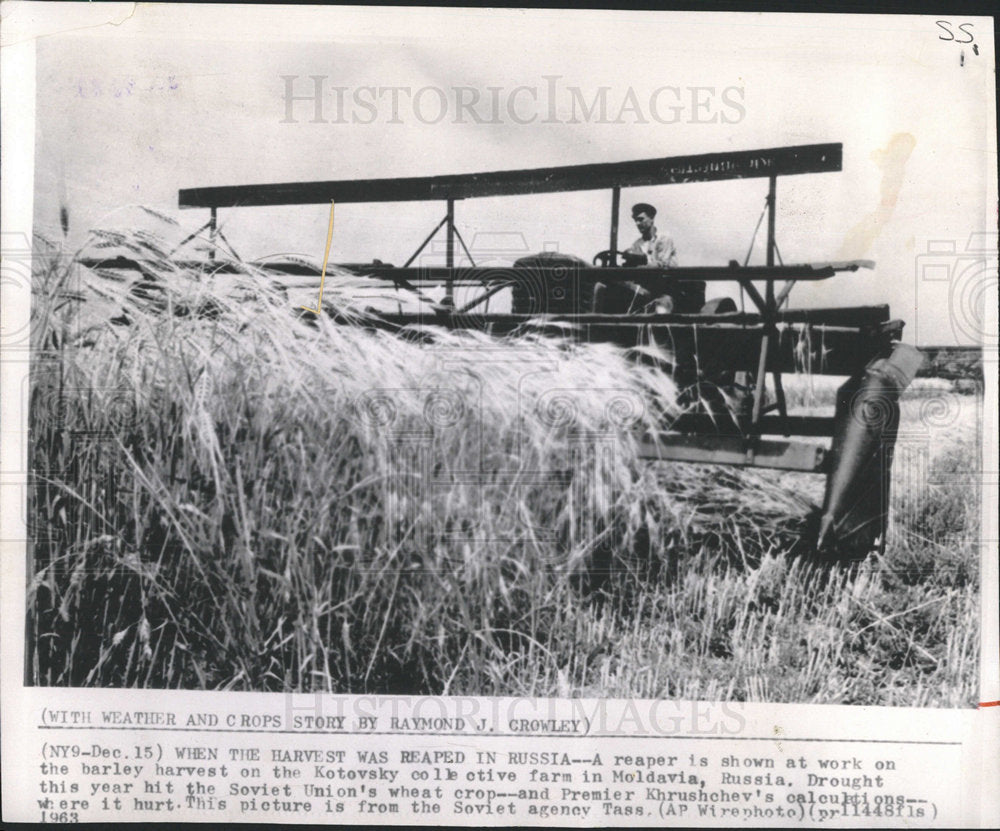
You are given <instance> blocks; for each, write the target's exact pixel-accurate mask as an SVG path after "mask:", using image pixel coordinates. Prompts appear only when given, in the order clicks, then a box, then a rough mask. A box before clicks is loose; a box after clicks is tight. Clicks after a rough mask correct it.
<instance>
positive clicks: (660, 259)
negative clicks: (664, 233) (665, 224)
mask: <svg viewBox="0 0 1000 831" xmlns="http://www.w3.org/2000/svg"><path fill="white" fill-rule="evenodd" d="M652 254H653V256H652V257H650V260H651V262H650V263H649V264H650V265H653V266H659V267H660V268H677V249H676V248H674V241H673V240H672V239H669V238H667V237H660V236H658V237H657V238H656V239H655V240H654V241H653V251H652Z"/></svg>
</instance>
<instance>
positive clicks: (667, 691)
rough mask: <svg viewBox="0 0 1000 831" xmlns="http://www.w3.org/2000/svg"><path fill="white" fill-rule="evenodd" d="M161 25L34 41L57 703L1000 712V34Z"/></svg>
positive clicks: (950, 22) (45, 678)
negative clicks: (264, 696) (996, 497)
mask: <svg viewBox="0 0 1000 831" xmlns="http://www.w3.org/2000/svg"><path fill="white" fill-rule="evenodd" d="M169 14H170V8H169V7H168V6H158V4H153V5H152V6H142V7H139V10H138V12H137V13H136V16H135V19H134V20H129V21H127V22H124V21H123V22H122V24H121V25H120V26H117V27H110V26H104V27H103V30H102V31H88V30H85V29H84V30H74V31H71V32H63V33H55V34H52V35H51V36H49V37H45V38H43V39H39V41H38V43H37V45H36V47H35V58H34V60H35V79H36V86H35V97H34V108H35V121H34V127H35V131H34V158H33V169H32V173H33V178H34V185H33V204H32V208H31V213H32V217H33V227H32V232H31V235H30V236H28V235H27V234H17V233H6V231H7V230H8V229H6V228H5V234H4V239H3V245H4V249H5V250H4V282H5V283H7V284H9V285H10V286H11V287H13V288H16V289H19V290H23V291H25V292H29V291H30V304H31V307H30V323H29V325H28V327H27V328H26V329H22V330H19V331H13V332H8V331H6V330H5V332H4V338H5V347H4V351H5V353H6V354H5V359H7V360H22V361H30V368H29V371H28V373H27V383H26V384H25V385H24V386H23V387H22V388H21V389H15V390H14V391H13V392H12V391H11V390H9V389H4V396H5V397H8V396H13V397H14V398H20V400H21V402H22V403H23V406H24V408H25V411H26V413H27V417H26V418H27V429H28V434H27V445H26V452H25V459H24V465H25V467H24V472H25V474H26V477H27V479H26V481H27V486H26V488H25V491H24V498H23V501H22V503H21V506H22V509H23V513H24V518H25V527H26V529H27V534H26V536H27V547H26V558H27V560H26V562H27V565H26V568H27V580H26V600H25V607H24V609H25V620H24V665H23V667H22V668H20V671H22V672H23V679H24V683H25V684H26V685H28V686H31V687H38V688H50V687H70V688H79V687H93V688H113V689H152V690H163V691H169V690H200V691H229V692H278V693H309V692H323V693H337V694H403V695H432V696H459V695H464V696H513V697H520V696H528V697H539V698H581V697H582V698H595V699H683V700H710V701H730V702H760V703H795V704H841V705H881V706H895V707H921V708H975V707H976V706H977V704H978V703H979V702H980V701H981V697H980V650H981V642H980V631H981V612H982V609H981V602H982V598H983V593H982V589H983V587H982V582H981V575H982V571H981V562H982V551H983V548H982V546H983V540H984V533H983V530H982V527H981V523H982V517H983V504H984V502H983V500H984V493H983V488H984V487H988V486H989V484H988V482H989V480H987V479H986V478H984V471H986V470H988V468H987V467H985V466H984V465H986V464H987V463H986V462H985V461H984V459H985V457H984V450H983V448H984V406H985V405H984V389H985V387H984V384H985V381H984V377H985V376H984V355H985V356H986V357H987V360H986V363H985V367H986V369H985V371H986V372H994V373H995V369H996V364H995V357H994V358H993V359H992V363H990V359H989V355H990V354H991V353H990V350H991V349H992V354H993V355H995V350H996V343H997V340H996V330H995V328H994V327H995V309H992V310H991V309H990V308H989V307H988V305H987V300H988V298H989V297H991V296H994V297H995V289H996V257H997V252H996V241H997V237H996V202H995V185H996V154H995V109H994V102H993V98H992V92H991V91H992V89H993V84H994V83H995V82H994V76H993V30H992V24H991V23H990V21H988V20H984V19H979V18H977V19H975V20H972V19H968V20H966V19H964V18H955V19H950V18H947V16H945V17H943V18H941V19H935V18H932V17H916V16H914V17H892V16H878V15H873V16H869V17H862V16H857V17H851V18H846V19H842V18H840V17H838V16H835V15H829V16H826V15H777V14H770V15H757V14H749V13H748V14H729V15H719V16H715V15H711V14H697V13H680V12H677V13H652V12H639V11H632V12H626V11H619V12H598V11H580V12H571V11H568V10H563V11H544V12H543V11H538V10H536V11H532V12H524V11H517V10H493V11H488V10H476V11H473V10H461V9H406V8H400V7H397V8H387V9H381V10H378V9H366V10H360V9H352V8H327V9H320V8H312V9H295V8H293V7H286V8H285V9H284V10H282V9H280V8H274V9H270V10H267V11H262V10H258V11H257V13H256V16H255V17H254V18H253V20H255V21H256V23H255V26H257V28H255V29H253V30H252V31H251V27H250V24H249V23H248V24H246V25H245V26H244V25H243V24H242V23H241V22H240V21H241V17H240V15H239V14H237V13H236V12H235V11H226V12H225V14H226V15H228V16H229V18H228V19H229V20H230V21H231V25H232V30H231V32H230V34H229V35H228V36H226V34H225V32H224V31H223V28H221V27H219V26H218V25H217V26H214V27H207V28H204V29H201V28H199V26H197V25H195V24H194V23H192V25H191V26H189V27H184V26H180V25H172V26H171V27H166V26H160V25H158V21H159V20H161V19H164V20H165V19H166V17H167V16H168V15H169ZM267 15H271V16H273V20H274V29H273V32H271V33H269V31H268V29H267V28H266V27H263V26H261V25H260V24H261V20H262V18H263V17H266V16H267ZM176 19H177V18H175V17H173V18H171V20H173V21H175V23H176ZM291 19H296V20H297V21H298V22H299V24H301V23H302V22H303V20H306V19H308V20H309V21H311V24H310V26H311V29H310V31H311V33H312V39H311V40H309V41H303V40H302V39H301V36H300V37H298V38H296V39H291V38H285V37H283V36H282V28H281V27H282V26H283V25H285V23H286V22H287V21H289V20H291ZM289 25H290V24H289ZM112 28H115V29H116V31H110V30H111V29H112ZM104 30H107V31H104ZM5 290H7V288H6V287H5ZM991 291H992V292H994V294H993V295H991V294H990V292H991ZM984 350H985V351H984ZM993 481H994V487H995V479H994V480H993ZM984 483H985V484H984ZM5 508H6V506H5ZM7 588H8V589H9V588H10V586H8V587H7ZM990 602H991V603H992V601H990ZM8 669H9V668H8Z"/></svg>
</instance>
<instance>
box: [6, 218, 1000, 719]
mask: <svg viewBox="0 0 1000 831" xmlns="http://www.w3.org/2000/svg"><path fill="white" fill-rule="evenodd" d="M94 245H96V246H103V247H104V248H106V249H107V250H109V251H113V252H115V253H120V252H123V253H127V254H129V255H130V256H133V257H136V258H141V259H144V260H148V261H150V262H151V265H150V267H149V273H147V274H145V275H143V279H144V280H145V282H146V285H145V287H142V286H140V287H138V288H136V287H133V286H130V285H129V283H128V281H126V280H123V279H122V278H121V276H120V275H117V276H116V275H114V274H110V273H105V274H101V273H98V272H92V271H86V270H84V269H80V268H78V267H76V266H74V265H73V262H72V257H71V256H54V257H48V258H43V260H42V262H44V263H46V265H44V266H42V267H40V268H39V269H38V273H37V274H36V275H35V276H34V297H33V311H32V345H33V347H34V349H35V350H36V352H35V355H36V358H35V360H34V361H33V364H32V370H31V384H30V437H29V438H30V450H29V452H30V466H31V471H32V473H31V481H30V488H29V509H28V512H29V516H28V524H29V538H30V542H29V559H30V568H29V581H30V582H29V586H28V614H29V620H28V630H27V631H28V653H27V654H28V666H27V668H26V672H27V676H28V680H29V682H30V683H33V684H36V685H59V686H99V687H150V688H163V689H206V690H223V689H234V690H266V691H291V690H294V691H310V690H324V691H332V692H340V693H344V692H353V693H362V692H368V693H378V692H380V693H413V694H417V693H429V694H452V695H457V694H477V695H516V696H560V697H570V696H600V697H614V698H621V697H627V696H637V697H643V698H690V699H702V700H740V701H770V702H811V703H842V704H883V705H909V706H939V707H967V706H973V705H974V703H975V702H976V700H977V681H978V659H979V639H978V630H979V555H978V550H977V541H978V539H979V533H978V524H979V500H978V496H977V492H976V487H977V480H976V477H975V475H974V474H973V473H972V472H971V471H973V470H975V469H976V468H977V467H978V453H979V436H978V424H979V408H980V407H981V404H982V401H981V397H980V396H979V395H977V394H960V393H958V392H956V391H955V390H953V389H952V388H951V386H950V385H949V384H948V383H947V382H935V381H934V380H933V379H931V380H928V381H920V382H917V383H916V384H915V385H914V387H913V388H912V389H911V391H910V392H908V393H907V395H906V396H905V397H904V400H903V402H902V411H903V415H902V427H901V429H902V431H903V435H902V436H901V439H900V447H899V451H898V453H897V463H896V467H895V471H894V475H895V486H894V489H893V502H892V511H891V531H890V537H889V542H888V545H887V546H886V548H885V550H884V552H881V553H879V552H876V553H874V554H872V555H870V556H869V557H868V558H867V559H865V560H864V561H862V562H860V563H852V564H830V563H825V562H820V561H817V560H816V559H815V558H814V557H812V556H810V553H809V551H808V550H806V548H805V546H804V545H803V543H802V538H803V531H804V528H805V525H806V523H807V521H808V517H809V515H810V511H812V510H813V508H814V506H815V504H816V503H817V502H819V501H820V500H821V499H822V488H823V482H822V479H821V477H815V476H808V475H802V474H781V473H765V472H761V471H740V470H737V469H734V468H726V467H711V466H696V465H684V464H669V463H657V464H649V463H645V462H642V461H639V460H638V459H637V458H636V455H635V451H636V447H635V440H634V438H632V435H633V434H632V431H631V428H635V427H642V426H647V427H651V428H652V427H655V426H656V425H657V424H659V423H661V422H662V420H663V419H664V417H666V416H669V415H670V414H671V413H674V412H676V408H677V404H676V403H675V398H676V390H675V389H674V388H673V385H672V383H671V381H670V379H669V378H668V377H666V376H665V375H663V374H662V373H660V372H658V371H656V370H655V369H653V368H651V367H649V366H648V365H647V363H648V362H643V361H642V360H640V359H639V358H640V357H641V356H637V355H636V354H635V353H632V352H628V351H626V350H622V349H619V348H616V347H612V346H609V345H595V344H578V345H570V344H567V343H561V342H557V341H554V340H546V339H544V338H540V337H532V336H530V334H529V335H526V336H525V337H522V338H520V339H518V340H517V341H504V342H501V341H498V340H495V339H491V338H488V337H486V336H485V335H483V334H477V333H475V332H470V333H466V334H455V333H452V334H448V333H442V334H441V335H440V336H439V337H437V338H436V339H435V340H434V341H433V343H428V342H426V341H425V340H422V339H421V338H419V337H417V336H416V335H411V336H409V337H397V336H394V335H391V334H389V333H386V332H375V331H369V330H366V329H365V328H364V327H362V326H350V325H343V322H344V321H350V320H351V319H354V320H355V321H361V320H362V319H363V315H364V309H363V308H362V307H361V306H360V305H359V303H358V301H357V297H358V296H359V292H360V291H361V284H360V283H359V281H358V280H356V279H353V278H349V277H347V276H345V275H343V274H338V273H336V272H335V273H333V274H330V275H328V277H327V281H326V292H325V295H324V299H323V304H324V307H325V308H327V307H328V308H329V309H332V310H335V311H336V313H337V316H338V318H339V321H340V322H339V323H334V322H333V321H331V320H330V319H329V318H327V317H326V316H325V315H324V316H322V317H321V318H320V319H316V317H315V316H311V315H304V314H296V313H295V311H296V307H297V304H298V303H300V302H302V303H307V304H312V303H313V302H314V301H315V296H314V295H315V288H313V289H312V290H311V292H310V293H307V294H306V295H304V296H303V297H302V298H297V297H296V296H295V292H294V291H289V290H288V289H287V287H282V286H275V285H274V283H273V280H272V279H271V278H269V277H267V276H266V275H264V274H263V273H262V272H260V271H258V270H257V269H255V268H253V267H252V266H246V267H243V268H242V271H241V273H238V274H235V275H218V276H215V277H208V276H206V275H201V276H199V275H195V274H191V273H186V272H185V271H184V270H183V269H181V268H179V267H178V266H177V265H176V263H175V262H174V261H173V260H172V259H171V258H170V256H169V255H168V251H167V246H166V245H165V244H164V243H163V241H162V240H161V239H159V238H158V237H157V236H155V235H153V234H147V233H141V232H130V233H123V234H115V233H111V232H104V233H102V234H99V235H97V236H96V238H95V241H94ZM91 250H93V248H92V249H91ZM220 257H221V253H220ZM133 279H134V278H133ZM369 291H370V286H369ZM399 302H402V301H399ZM788 386H789V390H790V392H789V395H790V400H791V402H792V404H793V405H794V406H795V407H796V408H798V409H799V410H800V411H802V412H808V411H811V409H812V408H822V407H824V406H828V405H830V404H831V402H832V401H833V395H834V392H833V391H834V389H835V383H831V382H830V379H821V378H815V379H794V378H790V379H788Z"/></svg>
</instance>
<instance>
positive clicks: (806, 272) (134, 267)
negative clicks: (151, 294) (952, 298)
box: [77, 256, 836, 285]
mask: <svg viewBox="0 0 1000 831" xmlns="http://www.w3.org/2000/svg"><path fill="white" fill-rule="evenodd" d="M77 262H78V263H79V264H80V265H83V266H86V267H87V268H105V269H111V270H121V271H146V270H149V271H157V270H160V271H162V270H163V267H164V264H163V262H159V261H157V262H152V261H150V262H147V261H143V260H132V259H129V258H128V257H121V256H119V257H104V258H102V257H81V258H80V259H78V260H77ZM248 265H249V266H252V267H254V268H259V269H262V270H265V271H270V272H274V273H276V274H287V275H289V276H293V277H298V276H312V275H315V276H316V277H318V276H319V275H320V273H321V272H320V270H319V269H317V268H315V267H314V266H311V265H309V264H308V263H303V262H297V261H294V260H282V261H271V262H259V263H253V262H249V263H246V264H243V263H230V262H224V261H223V262H209V261H206V260H177V261H172V262H170V263H169V267H170V268H171V269H175V270H182V271H185V270H190V271H204V270H209V271H213V272H216V273H220V274H242V273H244V272H245V271H246V266H248ZM333 265H334V266H335V267H339V268H344V269H347V270H349V271H352V272H354V273H356V274H358V276H363V277H372V278H374V279H380V280H390V281H400V282H401V281H404V280H405V281H407V282H416V281H424V282H429V283H440V284H442V285H443V284H444V283H446V282H448V281H450V280H470V281H478V282H481V283H488V282H489V283H492V282H495V281H497V280H510V281H511V283H516V282H519V281H523V280H524V279H525V278H530V279H532V280H538V279H541V280H545V281H552V282H553V283H558V282H560V281H566V280H567V279H569V280H572V279H586V280H588V281H591V282H594V281H596V282H601V283H606V284H608V285H611V284H613V283H625V282H632V283H639V284H640V285H647V284H648V285H655V284H662V285H671V284H673V283H677V282H680V281H685V280H694V281H706V282H724V281H741V280H828V279H829V278H831V277H833V276H834V274H836V271H835V270H834V269H833V267H832V266H826V265H824V266H818V267H817V266H812V265H809V264H803V265H786V266H749V267H746V268H733V267H731V266H697V267H690V268H647V267H642V268H624V267H623V268H596V267H591V266H585V265H580V266H573V265H568V266H533V265H528V266H477V267H473V266H468V267H462V266H459V267H456V268H446V267H444V266H414V267H411V268H396V267H395V266H388V265H372V264H364V263H360V264H359V263H350V264H344V265H341V264H339V263H334V264H333Z"/></svg>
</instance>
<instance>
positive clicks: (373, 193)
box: [179, 144, 922, 557]
mask: <svg viewBox="0 0 1000 831" xmlns="http://www.w3.org/2000/svg"><path fill="white" fill-rule="evenodd" d="M841 164H842V145H840V144H814V145H803V146H795V147H780V148H772V149H766V150H751V151H741V152H728V153H712V154H703V155H695V156H685V157H673V158H657V159H643V160H639V161H629V162H617V163H608V164H587V165H572V166H562V167H549V168H539V169H531V170H504V171H494V172H488V173H477V174H462V175H453V176H432V177H413V178H396V179H361V180H342V181H325V182H297V183H288V184H265V185H245V186H235V187H209V188H194V189H187V190H181V191H180V193H179V203H180V207H182V208H207V209H209V210H210V211H211V216H210V219H209V222H208V223H207V225H206V226H203V228H202V229H199V232H200V231H203V230H205V228H207V229H208V230H209V232H210V235H211V236H212V237H213V239H214V238H215V237H216V235H217V234H218V233H220V232H219V231H218V226H217V220H218V211H219V209H220V208H234V207H248V206H269V205H305V204H329V203H330V202H334V203H337V204H339V205H343V204H347V203H357V202H412V201H440V202H441V203H442V204H443V207H444V211H445V212H444V217H443V218H442V219H441V221H440V222H439V223H438V224H437V226H436V227H435V228H434V229H433V230H432V231H431V232H430V234H429V235H428V236H427V238H426V239H424V240H423V242H422V244H421V245H420V246H419V247H418V248H417V250H416V251H415V252H414V254H413V256H412V257H410V258H409V260H408V261H407V262H406V263H405V264H404V265H403V266H400V267H395V266H390V265H385V264H383V263H380V262H378V261H374V262H372V263H354V264H342V266H341V267H344V268H348V269H350V270H351V271H354V272H356V273H357V274H359V275H365V276H368V277H371V278H373V279H376V280H380V281H388V283H389V284H392V285H395V286H396V287H398V288H399V289H400V290H403V291H406V292H412V293H413V294H414V295H415V296H416V297H419V298H420V299H421V301H423V309H426V311H419V312H415V313H403V312H402V311H399V312H378V313H374V314H373V315H372V317H371V318H370V319H366V320H365V321H364V322H363V324H362V325H366V326H375V327H379V328H385V329H390V330H394V331H400V332H401V333H402V332H407V333H412V332H413V331H414V330H418V331H424V332H425V333H426V334H427V336H428V337H433V331H434V327H445V328H448V329H460V328H475V329H478V330H480V331H486V332H489V333H491V334H493V335H496V336H498V337H501V336H516V335H517V334H518V333H519V332H525V331H532V332H542V333H546V334H550V335H552V336H553V337H569V338H575V339H580V340H583V341H589V342H593V341H602V342H612V343H615V344H619V345H622V346H625V347H634V346H637V345H639V344H643V343H656V344H659V345H662V346H663V347H664V348H665V355H664V359H663V362H662V364H663V370H664V371H665V372H670V373H671V374H672V375H673V377H674V379H675V381H676V382H677V384H678V387H679V389H680V391H681V403H682V404H683V405H684V406H683V410H684V412H683V413H682V414H681V415H680V416H679V417H677V418H676V419H674V420H672V421H671V422H670V423H668V424H665V425H664V427H663V429H662V430H661V431H659V432H657V433H656V434H655V435H649V434H647V435H643V436H641V442H640V447H641V454H642V457H643V458H644V459H647V460H649V461H651V462H656V461H675V462H694V463H703V464H704V463H718V464H729V465H737V466H752V467H762V468H773V469H780V470H792V471H803V472H808V473H815V474H820V475H825V476H826V490H825V496H824V501H823V505H822V509H821V512H820V515H819V517H818V523H817V525H816V528H815V530H814V532H813V534H814V539H813V540H812V542H813V543H814V545H815V546H816V548H817V549H818V550H819V551H820V552H822V553H825V554H827V555H828V556H831V557H842V556H847V557H858V556H863V555H864V554H866V553H868V552H869V551H871V550H872V549H874V548H875V547H876V546H878V545H884V543H885V535H886V526H887V516H888V493H889V480H890V469H891V461H892V450H893V445H894V441H895V432H896V428H897V424H898V419H899V403H898V399H899V395H900V393H901V392H902V391H903V390H904V389H905V388H906V387H907V386H908V384H909V383H910V381H911V380H912V379H913V377H914V376H915V375H916V373H917V370H918V369H919V367H920V364H921V362H922V356H921V354H920V353H919V352H918V351H917V350H916V349H914V348H913V347H910V346H907V345H904V344H902V343H900V337H901V333H902V329H903V325H904V324H903V322H902V321H899V320H893V319H891V318H890V315H889V308H888V306H886V305H878V306H845V307H835V308H803V309H793V308H789V305H788V301H789V297H790V294H791V292H792V289H793V288H794V287H795V286H796V284H797V283H799V282H801V281H816V280H829V279H833V278H835V277H837V279H841V280H842V279H844V276H843V275H844V273H846V272H853V271H856V270H857V269H858V268H860V267H867V268H871V267H872V265H873V264H872V263H870V262H866V261H852V262H816V263H810V264H803V265H785V264H783V263H781V262H780V255H779V256H778V259H779V262H778V263H777V264H776V263H775V257H776V254H778V249H777V246H776V244H775V212H776V194H777V183H778V179H779V178H780V177H782V176H791V175H801V174H809V173H822V172H833V171H839V170H840V169H841ZM728 179H760V180H762V181H766V183H767V195H766V198H765V204H764V211H763V213H762V218H763V217H764V216H766V220H767V225H766V237H767V239H766V264H764V265H755V266H750V265H748V263H744V264H740V263H738V262H736V261H732V262H730V263H729V264H728V265H724V266H719V267H697V268H686V267H685V268H660V267H650V266H627V265H621V264H620V262H621V261H622V260H623V259H625V258H624V257H623V255H622V252H620V251H619V231H618V219H619V214H620V197H621V190H622V188H629V187H639V186H642V187H648V186H655V185H668V184H682V183H688V182H708V181H720V180H728ZM600 189H604V190H609V191H610V195H611V200H610V229H609V234H608V248H607V250H606V251H602V252H600V253H599V254H597V255H596V256H595V257H594V258H593V260H592V261H591V262H586V261H584V260H580V259H578V258H575V257H569V256H566V255H560V254H555V253H549V252H546V253H542V254H537V255H534V256H527V257H524V258H522V259H519V260H517V261H516V262H515V263H514V264H513V265H511V266H504V267H497V266H494V265H490V266H488V267H482V266H477V265H476V264H475V262H474V259H473V256H472V254H471V253H470V252H469V250H468V248H467V246H466V244H465V241H464V240H463V238H462V236H461V233H460V231H459V228H458V226H457V225H456V219H455V218H456V206H457V205H458V203H460V202H461V201H462V200H465V199H473V198H482V197H492V196H508V195H528V194H542V193H560V192H570V191H583V190H600ZM759 226H760V223H758V227H759ZM442 228H443V229H444V235H445V250H444V265H441V266H433V267H428V266H426V265H417V266H414V265H413V263H414V261H415V260H416V259H417V257H418V255H420V253H421V252H422V251H423V250H424V249H425V247H426V246H427V245H428V244H429V243H430V241H431V240H432V239H433V238H434V237H435V236H436V235H437V234H439V232H440V231H441V229H442ZM196 233H197V232H196ZM755 233H756V232H755ZM751 248H752V246H751ZM456 255H458V256H459V257H461V259H462V263H461V265H459V264H458V263H457V262H456ZM748 259H749V255H748ZM208 267H211V264H209V265H208ZM217 267H224V266H223V264H222V263H221V262H220V263H218V265H217ZM264 267H266V268H267V269H269V270H273V271H275V272H277V273H282V274H300V275H301V274H311V275H316V276H319V272H318V271H316V270H315V269H312V268H309V267H305V266H303V265H302V264H297V263H288V262H285V263H280V262H269V263H266V264H264ZM838 275H841V276H838ZM716 282H731V283H735V284H738V285H739V287H740V288H741V290H742V292H743V293H745V295H746V297H748V298H749V300H750V302H751V303H752V306H753V311H750V312H744V311H739V310H738V309H737V307H736V305H735V303H734V302H733V301H732V300H728V299H726V298H723V299H720V300H713V301H710V302H707V303H706V302H705V288H706V285H707V284H709V283H716ZM442 289H443V294H442ZM505 290H507V291H508V293H509V296H510V298H511V300H510V311H509V312H503V313H490V312H488V311H484V310H486V309H488V308H489V303H490V298H493V297H495V296H496V295H498V294H499V293H500V292H502V291H505ZM429 292H430V293H429ZM459 294H461V301H462V302H461V303H457V302H456V298H457V296H458V295H459ZM432 295H436V299H435V296H432ZM663 297H667V298H670V301H669V302H668V303H667V307H669V308H670V311H669V312H664V311H663V308H664V306H663V304H657V303H654V302H650V301H652V300H654V299H656V298H663ZM355 325H357V323H356V322H355ZM643 354H644V355H648V354H649V351H648V350H644V352H643ZM654 360H655V359H654ZM795 372H799V373H807V374H808V373H812V374H820V375H834V376H846V377H847V379H848V380H847V381H846V382H845V383H844V384H843V385H842V386H841V387H840V388H839V390H838V392H837V401H836V405H835V407H834V412H832V413H827V414H825V415H799V414H791V413H789V411H788V406H787V405H786V397H785V394H784V390H783V387H782V374H783V373H795ZM723 393H725V394H723ZM734 393H737V394H736V395H734ZM734 400H738V401H740V406H737V407H733V406H731V405H732V402H733V401H734Z"/></svg>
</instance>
